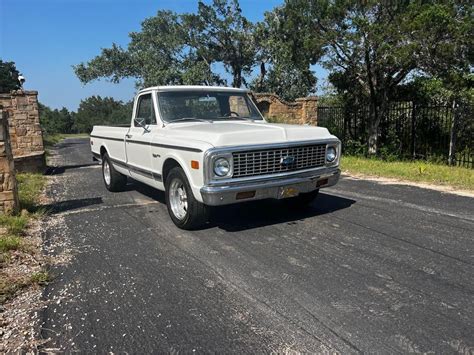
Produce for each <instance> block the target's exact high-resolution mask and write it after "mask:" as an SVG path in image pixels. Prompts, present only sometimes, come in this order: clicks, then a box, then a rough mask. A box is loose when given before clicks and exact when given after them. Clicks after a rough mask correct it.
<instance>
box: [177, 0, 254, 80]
mask: <svg viewBox="0 0 474 355" xmlns="http://www.w3.org/2000/svg"><path fill="white" fill-rule="evenodd" d="M181 18H182V19H183V29H184V31H185V33H186V43H187V45H189V46H192V47H193V48H194V49H195V51H196V54H197V57H201V58H203V60H204V61H205V62H206V63H208V64H211V63H217V62H219V63H222V64H224V67H225V69H226V70H227V72H229V73H230V74H231V75H232V77H233V80H232V86H233V87H241V86H242V84H245V78H244V75H250V73H251V70H252V67H253V65H254V63H255V55H256V50H255V43H254V35H253V27H254V26H253V24H252V23H251V22H250V21H248V20H247V19H246V18H245V17H244V16H243V15H242V9H241V8H240V5H239V2H238V0H213V2H212V3H211V5H206V4H205V3H204V2H203V1H199V2H198V12H197V14H184V15H182V16H181Z"/></svg>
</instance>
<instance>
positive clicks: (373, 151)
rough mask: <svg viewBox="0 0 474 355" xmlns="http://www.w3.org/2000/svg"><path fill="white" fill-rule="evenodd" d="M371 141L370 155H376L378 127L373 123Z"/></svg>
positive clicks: (370, 129) (370, 134) (370, 127)
mask: <svg viewBox="0 0 474 355" xmlns="http://www.w3.org/2000/svg"><path fill="white" fill-rule="evenodd" d="M368 133H369V139H368V149H369V155H376V154H377V151H378V140H379V134H378V127H377V126H376V125H374V124H373V123H372V122H371V124H370V125H369V132H368Z"/></svg>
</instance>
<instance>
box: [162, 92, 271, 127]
mask: <svg viewBox="0 0 474 355" xmlns="http://www.w3.org/2000/svg"><path fill="white" fill-rule="evenodd" d="M158 101H159V107H160V114H161V118H162V119H163V120H164V121H166V122H173V121H177V120H180V121H183V120H187V119H189V120H229V119H233V120H235V119H237V120H238V119H242V120H243V119H246V120H262V116H261V115H260V113H259V112H258V111H257V109H256V108H255V105H254V104H253V103H252V102H251V101H250V99H249V97H248V96H247V94H245V93H235V92H220V91H174V92H172V91H169V92H167V91H165V92H160V93H159V94H158Z"/></svg>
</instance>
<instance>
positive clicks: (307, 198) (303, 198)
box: [284, 189, 319, 208]
mask: <svg viewBox="0 0 474 355" xmlns="http://www.w3.org/2000/svg"><path fill="white" fill-rule="evenodd" d="M318 193H319V189H317V190H314V191H311V192H306V193H302V194H299V195H298V196H296V197H291V198H288V199H286V200H284V202H285V203H286V204H287V205H288V207H292V208H305V207H307V206H308V205H309V204H311V202H313V201H314V199H315V198H316V197H317V196H318Z"/></svg>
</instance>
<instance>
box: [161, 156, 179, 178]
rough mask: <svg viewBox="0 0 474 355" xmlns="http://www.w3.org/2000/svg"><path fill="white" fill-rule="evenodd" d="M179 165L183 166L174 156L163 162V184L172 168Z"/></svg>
mask: <svg viewBox="0 0 474 355" xmlns="http://www.w3.org/2000/svg"><path fill="white" fill-rule="evenodd" d="M177 166H179V167H181V165H179V163H178V162H177V161H176V160H174V159H173V158H168V159H166V161H165V163H164V164H163V171H162V175H163V184H165V183H166V177H167V176H168V173H169V172H170V170H171V169H173V168H175V167H177Z"/></svg>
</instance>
